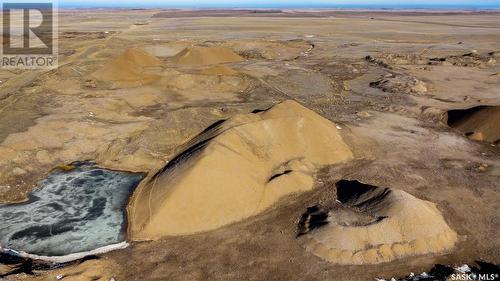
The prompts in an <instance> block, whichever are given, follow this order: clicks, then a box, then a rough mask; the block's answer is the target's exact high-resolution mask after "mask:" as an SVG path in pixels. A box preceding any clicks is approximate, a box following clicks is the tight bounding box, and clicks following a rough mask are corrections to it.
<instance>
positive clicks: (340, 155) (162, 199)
mask: <svg viewBox="0 0 500 281" xmlns="http://www.w3.org/2000/svg"><path fill="white" fill-rule="evenodd" d="M352 157H353V156H352V153H351V151H350V149H349V147H348V146H347V145H346V144H345V143H344V142H343V140H342V138H341V136H340V135H339V134H338V132H337V129H336V127H335V124H333V123H331V122H330V121H328V120H327V119H324V118H323V117H321V116H319V115H317V114H316V113H314V112H313V111H311V110H309V109H307V108H305V107H303V106H301V105H300V104H298V103H296V102H294V101H285V102H283V103H281V104H278V105H276V106H274V107H272V108H271V109H269V110H266V111H263V112H260V113H252V114H246V115H237V116H234V117H233V118H231V119H229V120H227V121H224V122H218V123H216V124H214V125H212V126H210V127H209V128H207V129H206V130H205V131H203V132H202V133H200V134H199V135H198V136H197V137H195V138H194V139H192V140H191V141H189V142H188V143H187V144H186V149H185V150H184V151H183V152H182V153H180V154H179V155H178V156H177V157H175V158H174V159H173V160H172V161H170V162H169V163H168V165H167V166H165V167H164V168H163V170H162V171H160V172H159V173H158V174H157V175H155V176H154V177H153V178H152V179H151V181H150V182H149V183H148V184H146V185H144V186H142V187H140V188H139V189H138V191H137V192H136V194H134V196H133V198H132V200H131V204H130V206H129V214H130V222H129V226H130V227H129V231H130V234H131V237H132V238H133V239H156V238H159V237H161V236H165V235H182V234H191V233H195V232H201V231H207V230H212V229H216V228H219V227H221V226H224V225H227V224H229V223H232V222H236V221H240V220H242V219H245V218H248V217H250V216H252V215H255V214H258V213H259V212H261V211H263V210H265V209H267V208H269V207H270V206H271V205H273V204H274V203H276V202H277V201H278V200H279V199H280V198H282V197H283V196H285V195H288V194H291V193H295V192H301V191H307V190H311V189H312V188H313V184H314V179H313V175H314V172H315V171H316V169H317V168H318V167H320V166H322V165H327V164H334V163H339V162H343V161H346V160H349V159H351V158H352Z"/></svg>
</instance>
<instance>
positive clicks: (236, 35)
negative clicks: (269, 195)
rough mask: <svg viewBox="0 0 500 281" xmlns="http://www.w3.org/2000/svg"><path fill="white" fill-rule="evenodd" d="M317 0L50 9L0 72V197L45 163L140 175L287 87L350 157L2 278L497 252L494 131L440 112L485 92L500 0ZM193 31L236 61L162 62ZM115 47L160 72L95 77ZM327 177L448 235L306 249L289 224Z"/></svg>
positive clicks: (327, 195)
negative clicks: (383, 198)
mask: <svg viewBox="0 0 500 281" xmlns="http://www.w3.org/2000/svg"><path fill="white" fill-rule="evenodd" d="M223 13H227V11H226V12H223ZM279 13H280V14H283V13H292V12H283V11H280V12H279ZM295 13H299V12H298V11H296V12H295ZM300 13H304V12H303V11H300ZM325 13H326V12H322V14H314V13H312V14H311V13H307V15H302V16H298V15H296V14H294V15H292V16H283V15H279V16H276V17H273V16H272V15H273V13H271V12H269V13H266V14H265V16H258V15H256V14H252V15H251V16H248V17H246V16H244V17H238V16H231V17H229V16H227V14H224V15H223V16H219V15H218V14H217V15H213V14H211V15H207V14H205V13H201V14H197V13H196V12H189V13H188V12H182V13H181V12H179V15H178V16H176V11H167V12H166V11H159V10H158V11H156V10H121V11H110V10H100V11H97V10H96V11H84V10H82V11H63V12H62V14H61V16H60V19H59V21H60V25H61V26H60V36H59V38H60V42H59V44H60V46H59V49H60V55H61V59H60V66H59V68H58V69H56V70H52V71H36V72H33V71H25V72H23V71H6V70H0V80H1V82H0V113H1V114H0V202H2V203H9V202H20V201H23V200H26V197H27V195H28V194H29V192H30V191H32V190H33V188H34V187H35V185H36V182H37V181H38V180H39V179H41V178H43V177H44V175H46V174H47V173H48V172H49V171H50V170H52V169H53V168H55V167H57V166H60V165H65V164H68V163H71V162H74V161H81V160H92V161H95V162H97V164H99V165H100V166H103V167H109V168H113V169H119V170H128V171H137V172H146V173H148V174H150V175H153V174H155V173H156V172H157V171H158V170H160V169H161V168H162V167H163V166H164V165H165V163H167V161H169V160H171V159H172V158H173V157H174V156H175V154H176V153H177V152H179V147H180V146H181V145H182V144H183V143H185V142H186V141H188V140H189V139H190V138H192V137H193V136H195V135H196V134H198V133H200V132H201V131H202V130H203V129H205V128H206V127H208V126H209V125H210V124H213V123H214V122H216V121H218V120H221V119H227V118H229V117H231V116H234V115H235V114H237V113H249V112H252V111H253V110H255V109H266V108H268V107H270V106H271V105H273V104H276V103H278V102H280V101H283V100H287V99H294V100H296V101H298V102H299V103H301V104H302V105H304V106H306V107H308V108H309V109H311V110H313V111H315V112H316V113H318V114H320V115H321V116H323V117H325V118H327V119H329V120H331V121H334V122H335V123H336V124H338V126H339V128H340V130H339V131H340V133H341V135H342V137H343V138H344V140H345V142H346V143H347V144H348V145H349V146H350V147H351V149H352V151H353V153H354V155H355V160H353V161H351V162H349V163H348V164H342V165H335V166H332V167H326V168H324V169H323V170H322V171H321V172H320V173H319V174H318V175H316V184H315V186H316V188H315V189H314V190H313V191H311V192H307V193H303V194H298V195H292V196H289V197H287V198H285V199H282V200H280V201H279V202H278V203H277V204H275V205H274V206H273V207H272V209H270V210H269V211H267V212H264V213H263V214H261V215H257V216H255V217H252V218H250V219H247V220H244V221H242V222H239V223H235V224H232V225H229V226H226V227H223V228H221V229H218V230H215V231H210V232H206V233H201V234H196V235H187V236H177V237H169V238H164V239H160V240H158V241H153V242H148V241H143V242H138V241H137V242H132V243H131V246H130V247H128V248H127V249H124V250H118V251H114V252H110V253H108V254H104V255H102V256H101V257H100V259H98V260H92V261H86V262H83V263H82V264H78V265H71V266H68V267H65V268H62V269H55V270H41V271H37V272H36V274H35V275H34V276H30V275H26V274H17V275H10V276H8V277H6V279H7V280H56V276H58V275H64V276H66V277H65V278H64V279H63V280H106V281H107V280H110V278H111V277H113V278H115V280H118V281H120V280H374V278H376V277H381V278H389V279H390V277H392V276H405V275H407V274H408V273H409V272H422V271H428V270H429V269H430V268H431V267H432V266H433V265H434V264H436V263H443V264H462V263H470V262H471V261H474V260H478V259H480V260H485V261H489V262H492V263H495V264H498V263H500V252H499V249H500V238H499V235H498V225H499V223H500V217H499V215H500V212H499V211H498V209H499V208H500V203H499V202H500V191H499V188H500V158H499V157H500V150H499V148H498V141H494V142H477V141H474V140H471V139H469V138H467V136H466V135H465V134H464V132H461V131H459V130H456V129H453V128H450V127H449V126H448V125H447V123H446V112H447V111H449V110H454V109H466V108H471V107H475V106H482V105H489V106H500V76H499V73H500V62H499V60H500V21H499V20H498V18H499V17H500V14H499V13H494V12H483V13H470V12H459V13H450V14H446V13H442V12H440V13H432V14H427V13H421V12H418V13H416V12H414V13H396V12H387V13H383V12H377V13H374V12H357V13H354V12H340V11H337V12H331V14H326V15H325ZM257 14H258V13H257ZM292 14H293V13H292ZM237 15H238V14H237ZM192 46H203V47H217V48H228V49H230V50H232V51H234V52H235V53H236V54H238V55H240V56H241V57H243V58H244V60H243V61H236V62H229V63H225V65H226V66H227V67H228V68H224V69H209V70H206V69H205V68H207V67H206V66H199V65H181V64H178V63H176V62H175V61H174V60H172V56H174V55H176V54H177V53H179V52H180V51H182V50H183V49H184V48H187V47H192ZM130 48H139V49H142V50H144V51H146V52H148V53H149V54H151V55H152V56H156V57H157V58H158V59H159V60H160V61H161V67H160V68H159V69H155V70H154V75H159V76H161V77H163V78H161V79H160V80H155V82H151V83H150V82H144V81H142V82H140V84H134V83H132V85H130V84H127V85H126V86H124V85H123V84H116V83H113V81H107V80H106V79H101V77H98V76H96V75H93V74H94V73H96V71H97V70H99V69H102V68H103V67H104V66H105V65H106V63H108V62H109V60H110V59H113V58H116V57H117V56H118V55H120V54H122V53H123V52H125V51H126V50H128V49H130ZM228 69H229V70H228ZM218 71H219V72H220V73H218ZM160 74H161V75H160ZM154 75H153V76H152V77H156V76H154ZM148 77H149V76H148ZM148 81H149V80H148ZM190 81H195V83H192V82H190ZM200 85H201V86H200ZM492 118H496V117H492ZM493 124H496V125H495V126H493V130H497V131H498V130H500V120H493ZM490 128H491V127H490ZM340 179H352V180H360V181H363V182H365V183H369V184H372V185H377V186H383V187H390V188H397V189H401V190H404V191H406V192H408V193H410V194H412V195H414V196H415V197H417V198H420V199H425V200H428V201H431V202H434V203H436V204H437V206H438V208H439V210H440V211H441V212H442V213H443V216H444V218H445V220H446V221H447V222H448V224H449V225H450V227H451V228H452V229H454V230H455V231H456V232H457V233H458V234H459V236H460V242H459V243H458V244H457V245H456V247H455V249H453V250H452V251H450V252H447V253H443V254H441V255H432V256H418V257H412V258H408V259H405V260H397V261H394V262H390V263H385V264H381V265H364V266H337V265H333V264H330V263H328V262H326V261H323V260H321V259H320V258H318V257H316V256H314V255H312V254H311V253H309V252H307V251H305V250H304V249H303V248H302V247H301V245H300V244H299V243H298V242H297V239H296V234H297V223H298V220H299V218H300V216H301V215H302V214H303V213H304V211H305V209H306V208H307V207H309V206H312V205H315V204H317V203H318V202H322V201H328V200H331V199H332V197H333V196H334V195H333V193H334V186H335V182H336V181H338V180H340Z"/></svg>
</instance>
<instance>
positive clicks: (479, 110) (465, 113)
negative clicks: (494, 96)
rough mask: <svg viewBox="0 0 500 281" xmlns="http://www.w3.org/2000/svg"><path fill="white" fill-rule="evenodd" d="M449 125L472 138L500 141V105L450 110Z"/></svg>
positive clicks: (496, 142)
mask: <svg viewBox="0 0 500 281" xmlns="http://www.w3.org/2000/svg"><path fill="white" fill-rule="evenodd" d="M447 123H448V125H449V126H450V127H452V128H454V129H457V130H458V131H460V132H462V133H463V134H464V135H466V136H467V137H468V138H470V139H471V140H475V141H484V142H490V143H493V144H498V143H499V142H500V106H486V105H482V106H476V107H472V108H467V109H455V110H450V111H448V121H447Z"/></svg>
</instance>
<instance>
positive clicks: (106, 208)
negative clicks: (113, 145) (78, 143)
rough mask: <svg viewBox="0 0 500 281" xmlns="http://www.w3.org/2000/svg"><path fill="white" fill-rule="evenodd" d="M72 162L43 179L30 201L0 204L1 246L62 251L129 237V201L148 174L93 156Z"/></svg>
mask: <svg viewBox="0 0 500 281" xmlns="http://www.w3.org/2000/svg"><path fill="white" fill-rule="evenodd" d="M71 167H72V169H70V170H64V169H56V170H54V171H53V172H51V173H50V174H49V175H48V176H47V178H45V179H43V180H41V181H39V182H38V187H37V189H36V190H35V191H33V192H32V193H31V195H30V198H29V201H27V202H24V203H19V204H3V205H0V246H1V247H3V248H4V249H5V248H7V249H13V250H16V251H23V252H26V253H30V254H35V255H40V256H64V255H68V254H73V253H80V252H86V251H91V250H94V249H97V248H100V247H103V246H107V245H110V244H116V243H120V242H122V241H124V240H125V232H126V229H125V228H126V213H125V207H126V205H127V202H128V198H129V196H130V194H131V193H132V191H133V190H134V189H135V187H136V186H137V185H138V184H139V182H140V181H141V180H142V179H143V177H144V175H143V174H139V173H129V172H121V171H112V170H107V169H102V168H99V167H96V166H95V165H93V164H92V163H89V162H84V163H76V164H74V165H72V166H71Z"/></svg>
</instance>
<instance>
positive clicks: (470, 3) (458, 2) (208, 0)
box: [59, 0, 500, 8]
mask: <svg viewBox="0 0 500 281" xmlns="http://www.w3.org/2000/svg"><path fill="white" fill-rule="evenodd" d="M59 5H60V6H62V7H136V8H141V7H144V8H149V7H163V8H168V7H172V8H181V7H185V8H194V7H197V8H221V7H226V8H236V7H247V8H287V7H289V8H293V7H302V8H307V7H310V8H320V7H324V8H334V7H339V8H342V7H368V8H370V7H377V8H384V7H387V8H394V7H407V8H425V7H444V8H446V7H456V8H461V7H470V8H500V0H455V1H450V0H409V1H404V2H402V1H397V0H353V1H348V0H334V1H331V0H330V1H328V0H310V1H307V0H291V1H285V0H271V1H263V0H233V1H229V0H218V1H214V0H173V1H172V0H170V1H169V0H163V1H161V0H160V1H158V0H156V1H155V0H118V1H112V0H59Z"/></svg>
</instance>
